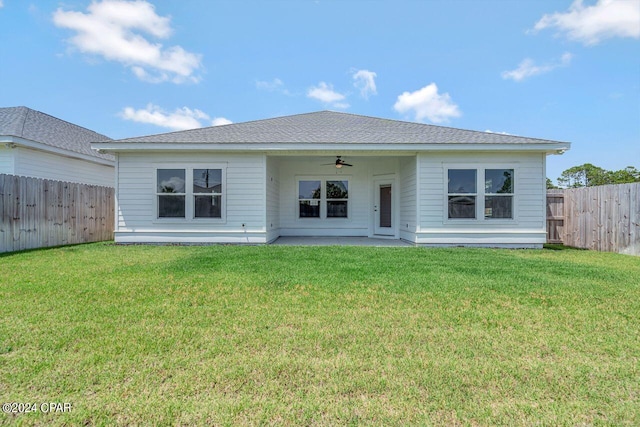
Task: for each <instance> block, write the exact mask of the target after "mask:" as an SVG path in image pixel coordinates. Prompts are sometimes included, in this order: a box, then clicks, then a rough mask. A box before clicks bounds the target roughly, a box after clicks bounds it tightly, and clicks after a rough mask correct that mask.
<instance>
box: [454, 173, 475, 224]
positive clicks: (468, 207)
mask: <svg viewBox="0 0 640 427" xmlns="http://www.w3.org/2000/svg"><path fill="white" fill-rule="evenodd" d="M476 175H477V171H476V170H475V169H449V190H448V192H449V218H475V217H476V199H477V196H476V188H477V186H476Z"/></svg>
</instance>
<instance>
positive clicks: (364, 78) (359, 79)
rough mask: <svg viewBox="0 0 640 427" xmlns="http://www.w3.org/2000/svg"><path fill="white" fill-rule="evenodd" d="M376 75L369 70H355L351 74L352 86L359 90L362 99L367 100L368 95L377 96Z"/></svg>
mask: <svg viewBox="0 0 640 427" xmlns="http://www.w3.org/2000/svg"><path fill="white" fill-rule="evenodd" d="M376 77H377V74H376V73H374V72H373V71H369V70H355V71H354V72H353V80H355V82H354V83H353V85H354V86H355V87H356V88H358V89H360V96H362V97H363V98H364V99H369V96H370V95H377V94H378V89H377V88H376Z"/></svg>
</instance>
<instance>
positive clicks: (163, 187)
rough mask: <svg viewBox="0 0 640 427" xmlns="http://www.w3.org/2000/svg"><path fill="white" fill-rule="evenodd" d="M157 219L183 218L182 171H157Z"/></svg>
mask: <svg viewBox="0 0 640 427" xmlns="http://www.w3.org/2000/svg"><path fill="white" fill-rule="evenodd" d="M157 192H158V218H184V216H185V203H184V201H185V197H186V186H185V171H184V169H158V189H157Z"/></svg>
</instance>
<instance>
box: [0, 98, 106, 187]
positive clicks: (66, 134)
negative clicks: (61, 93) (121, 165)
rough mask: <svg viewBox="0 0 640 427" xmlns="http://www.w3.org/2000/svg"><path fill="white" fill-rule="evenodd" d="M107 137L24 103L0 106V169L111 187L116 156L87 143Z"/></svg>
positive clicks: (15, 173) (6, 171) (36, 176)
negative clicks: (92, 147)
mask: <svg viewBox="0 0 640 427" xmlns="http://www.w3.org/2000/svg"><path fill="white" fill-rule="evenodd" d="M109 139H110V138H108V137H106V136H104V135H101V134H99V133H96V132H93V131H90V130H88V129H85V128H83V127H80V126H77V125H74V124H72V123H69V122H65V121H64V120H60V119H58V118H55V117H52V116H50V115H48V114H45V113H41V112H40V111H35V110H32V109H30V108H27V107H9V108H0V173H3V174H9V175H22V176H29V177H35V178H44V179H53V180H59V181H68V182H79V183H84V184H92V185H101V186H107V187H113V183H114V175H115V173H114V170H115V167H114V166H115V157H114V156H113V155H112V154H101V153H98V152H97V151H95V150H92V149H91V145H90V142H92V141H101V140H109Z"/></svg>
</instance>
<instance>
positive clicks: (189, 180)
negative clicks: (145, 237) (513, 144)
mask: <svg viewBox="0 0 640 427" xmlns="http://www.w3.org/2000/svg"><path fill="white" fill-rule="evenodd" d="M153 166H154V168H153V171H154V178H153V183H154V188H155V193H154V211H153V213H152V215H153V222H154V223H202V222H204V223H225V222H226V221H227V178H226V175H227V164H226V163H158V164H154V165H153ZM163 169H179V170H184V171H185V192H184V193H180V195H184V197H185V216H184V218H182V217H167V218H161V217H160V216H159V213H160V212H159V206H158V205H159V203H158V200H159V199H158V196H162V195H166V194H167V193H158V171H159V170H163ZM196 169H220V178H221V184H220V189H221V193H195V192H194V191H193V182H194V179H193V172H194V170H196ZM218 195H219V196H221V197H220V203H221V206H220V218H211V217H196V216H195V200H196V196H218Z"/></svg>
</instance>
